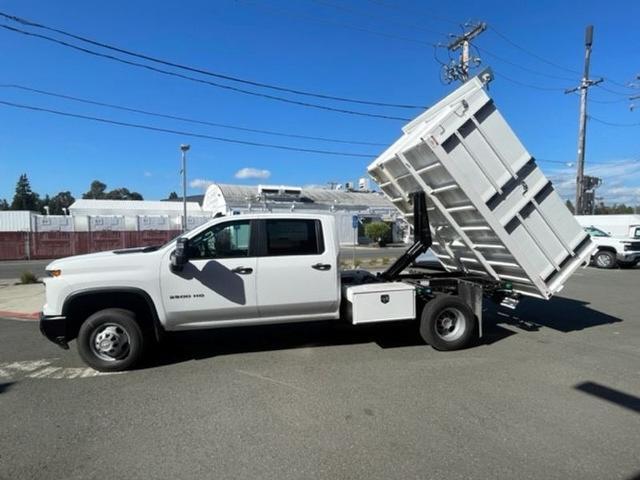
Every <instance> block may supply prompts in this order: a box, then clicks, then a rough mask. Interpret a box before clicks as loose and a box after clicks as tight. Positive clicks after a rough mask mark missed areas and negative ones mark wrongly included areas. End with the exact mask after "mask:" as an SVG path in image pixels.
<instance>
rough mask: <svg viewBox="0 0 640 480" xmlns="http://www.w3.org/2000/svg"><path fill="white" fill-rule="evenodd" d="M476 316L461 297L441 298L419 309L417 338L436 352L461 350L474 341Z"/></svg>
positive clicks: (438, 297)
mask: <svg viewBox="0 0 640 480" xmlns="http://www.w3.org/2000/svg"><path fill="white" fill-rule="evenodd" d="M476 326H477V322H476V317H475V315H474V313H473V311H472V310H471V308H470V307H469V306H468V305H467V304H466V303H464V302H463V301H462V300H461V299H460V297H455V296H452V295H440V296H437V297H435V298H434V299H433V300H431V301H429V302H428V303H427V304H426V305H425V307H424V309H423V310H422V316H421V318H420V335H421V336H422V338H423V340H424V341H425V342H427V343H428V344H429V345H431V346H432V347H433V348H435V349H436V350H444V351H446V350H460V349H462V348H465V347H468V346H469V345H471V343H472V342H473V340H474V339H475V332H476Z"/></svg>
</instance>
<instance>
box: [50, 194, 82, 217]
mask: <svg viewBox="0 0 640 480" xmlns="http://www.w3.org/2000/svg"><path fill="white" fill-rule="evenodd" d="M75 201H76V199H75V198H73V195H71V192H69V191H65V192H58V193H57V194H56V195H54V196H53V197H51V199H50V200H49V203H48V206H49V213H50V214H51V215H64V209H65V208H69V207H70V206H71V205H72V204H73V202H75Z"/></svg>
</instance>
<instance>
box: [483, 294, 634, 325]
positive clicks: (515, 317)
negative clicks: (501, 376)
mask: <svg viewBox="0 0 640 480" xmlns="http://www.w3.org/2000/svg"><path fill="white" fill-rule="evenodd" d="M489 311H491V312H492V313H493V314H494V315H495V316H496V318H497V319H498V320H497V321H498V322H504V323H506V324H510V325H514V326H517V327H520V328H522V329H525V330H539V329H540V327H547V328H551V329H554V330H558V331H560V332H564V333H569V332H575V331H577V330H584V329H585V328H591V327H598V326H600V325H608V324H611V323H618V322H622V319H620V318H618V317H614V316H612V315H609V314H607V313H604V312H599V311H598V310H594V309H592V308H591V307H590V303H589V302H587V301H583V300H573V299H570V298H564V297H553V298H552V299H551V300H541V299H537V298H530V297H525V298H523V299H522V300H521V301H520V304H519V305H518V308H517V309H516V310H515V311H513V310H508V309H504V308H496V307H495V306H490V307H489Z"/></svg>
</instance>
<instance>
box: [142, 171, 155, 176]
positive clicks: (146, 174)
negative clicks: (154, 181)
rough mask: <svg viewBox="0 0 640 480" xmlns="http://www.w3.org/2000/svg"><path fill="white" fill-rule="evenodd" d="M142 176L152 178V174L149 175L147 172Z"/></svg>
mask: <svg viewBox="0 0 640 480" xmlns="http://www.w3.org/2000/svg"><path fill="white" fill-rule="evenodd" d="M144 176H145V177H152V176H153V173H151V172H150V171H148V170H147V171H146V172H144Z"/></svg>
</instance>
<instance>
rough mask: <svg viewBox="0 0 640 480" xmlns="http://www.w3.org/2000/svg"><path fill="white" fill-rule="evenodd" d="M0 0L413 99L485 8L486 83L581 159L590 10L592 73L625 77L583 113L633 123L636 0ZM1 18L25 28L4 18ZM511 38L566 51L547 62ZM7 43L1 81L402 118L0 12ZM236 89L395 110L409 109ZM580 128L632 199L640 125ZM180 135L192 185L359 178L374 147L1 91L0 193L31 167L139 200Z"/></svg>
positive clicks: (152, 194) (534, 142)
mask: <svg viewBox="0 0 640 480" xmlns="http://www.w3.org/2000/svg"><path fill="white" fill-rule="evenodd" d="M0 10H1V11H3V12H5V13H9V14H12V15H16V16H20V17H23V18H27V19H29V20H32V21H35V22H40V23H43V24H46V25H48V26H52V27H56V28H59V29H62V30H66V31H69V32H72V33H75V34H78V35H82V36H86V37H90V38H93V39H96V40H98V41H102V42H105V43H109V44H113V45H116V46H119V47H123V48H126V49H130V50H134V51H137V52H141V53H145V54H148V55H151V56H156V57H161V58H163V59H167V60H170V61H174V62H177V63H182V64H187V65H191V66H195V67H201V68H205V69H208V70H212V71H216V72H220V73H223V74H227V75H231V76H236V77H241V78H245V79H250V80H254V81H258V82H264V83H270V84H276V85H281V86H285V87H289V88H294V89H299V90H305V91H312V92H319V93H324V94H329V95H335V96H343V97H352V98H359V99H366V100H374V101H381V102H392V103H406V104H418V105H429V104H431V103H433V102H435V101H436V100H438V99H439V98H440V97H442V96H443V95H444V94H446V93H447V92H449V91H450V90H451V89H452V88H454V86H452V85H443V84H442V83H441V81H440V66H439V64H438V63H437V62H436V61H435V60H434V49H433V48H432V47H431V46H429V44H432V43H439V42H446V41H447V38H446V36H445V35H443V34H446V33H449V32H453V33H459V32H460V26H458V25H456V23H455V22H458V23H463V22H466V21H468V20H470V19H473V20H483V21H486V22H487V23H488V24H489V25H490V26H491V27H492V28H491V29H489V30H488V31H487V32H485V33H483V34H482V35H481V36H480V37H479V38H478V39H477V41H476V44H477V46H478V47H479V48H480V49H481V50H480V53H481V56H482V59H483V64H484V65H487V66H491V67H492V68H493V69H494V70H495V71H496V73H497V75H498V77H497V78H496V80H495V81H494V82H493V83H492V85H491V95H492V96H493V97H494V99H495V101H496V103H497V105H498V108H499V109H500V110H501V111H502V113H503V115H505V117H506V118H507V120H508V121H509V122H510V123H511V125H512V127H513V128H514V130H515V131H516V133H517V134H518V135H519V136H520V138H521V139H522V141H523V143H524V144H525V145H526V147H527V148H528V150H529V151H530V152H531V153H532V154H533V155H534V156H536V157H537V158H539V159H547V160H554V161H556V162H567V163H568V164H571V165H573V162H574V161H575V150H576V136H577V116H578V97H577V96H576V95H565V94H564V93H563V92H562V89H564V88H566V87H571V86H575V85H577V83H578V79H579V76H580V75H579V74H577V73H573V72H572V71H578V72H579V71H581V69H582V59H583V51H584V47H583V39H584V27H585V25H587V24H588V23H593V24H594V26H595V35H594V50H593V57H592V73H593V75H594V76H598V75H601V76H606V77H607V78H608V79H610V81H605V82H604V83H603V84H602V86H603V87H605V88H607V89H608V90H612V91H615V92H619V93H612V92H611V91H608V90H604V89H603V88H593V89H591V98H592V99H593V100H594V101H593V102H591V103H590V105H589V108H590V114H591V115H593V116H594V117H596V118H599V119H601V120H605V121H607V122H613V123H621V124H628V123H629V124H633V123H640V104H639V108H638V109H637V110H635V111H631V110H630V108H629V105H630V102H629V101H627V100H626V99H625V98H626V97H625V96H624V95H622V93H625V94H627V93H628V94H633V92H632V91H631V90H630V89H629V88H625V85H626V84H627V83H628V82H630V81H632V80H633V79H634V78H635V77H636V76H637V75H640V42H639V41H638V39H637V28H635V26H636V25H637V22H638V19H639V18H640V2H637V1H610V2H606V4H603V3H602V2H595V1H591V0H588V1H586V2H585V1H580V2H578V1H565V2H558V1H548V0H541V1H535V2H534V1H525V2H506V1H505V2H491V1H485V2H471V1H459V2H426V1H422V2H420V1H412V0H398V1H397V2H394V1H393V0H344V1H340V0H317V1H315V0H298V1H293V0H289V1H284V0H268V1H264V0H216V1H213V2H212V1H191V2H157V1H154V2H152V1H146V0H145V1H136V2H125V1H122V0H118V1H111V2H100V3H99V2H84V1H75V0H74V1H71V0H69V1H65V2H48V1H28V2H25V1H18V0H5V1H1V2H0ZM0 24H6V25H11V26H17V27H19V28H25V27H20V26H19V25H18V24H15V23H11V22H8V21H4V20H2V21H0ZM29 30H30V31H36V32H39V33H47V32H44V31H38V30H37V29H33V28H31V29H29ZM496 32H499V33H500V34H502V36H500V35H499V34H498V33H496ZM54 36H56V38H61V39H62V38H63V37H61V36H60V35H54ZM505 37H506V39H508V40H505ZM509 41H511V42H514V43H515V44H517V45H520V46H522V47H524V48H525V49H527V50H529V51H530V52H532V53H534V54H536V55H537V56H539V57H542V58H544V59H545V60H547V61H549V62H552V63H554V64H556V65H559V66H560V67H562V68H557V67H556V66H552V65H550V64H549V63H546V62H542V61H540V60H539V59H538V58H536V57H534V56H533V55H530V54H528V53H525V52H523V51H522V50H519V49H517V48H516V47H515V46H514V45H513V44H512V43H509ZM75 43H78V42H75ZM0 44H1V45H2V48H0V65H2V71H1V73H0V83H1V84H19V85H24V86H27V87H31V88H36V89H40V90H47V91H52V92H56V93H61V94H65V95H72V96H76V97H82V98H88V99H91V100H94V101H98V102H105V103H113V104H118V105H124V106H127V107H131V108H136V109H142V110H149V111H153V112H159V113H163V114H169V115H174V116H183V117H189V118H193V119H199V120H204V121H208V122H214V123H224V124H231V125H237V126H241V127H246V128H252V129H267V130H273V131H278V132H285V133H291V134H297V135H308V136H321V137H331V138H337V139H344V140H348V141H362V142H372V143H381V144H389V143H391V142H392V141H394V140H395V138H397V136H398V135H399V132H400V128H401V127H402V125H403V124H404V122H402V121H396V120H386V119H379V118H368V117H360V116H353V115H346V114H339V113H336V112H329V111H323V110H318V109H313V108H305V107H301V106H297V105H290V104H286V103H282V102H277V101H272V100H268V99H264V98H258V97H254V96H249V95H244V94H240V93H234V92H230V91H228V90H224V89H219V88H214V87H212V86H208V85H204V84H199V83H194V82H190V81H186V80H182V79H179V78H174V77H169V76H165V75H162V74H158V73H154V72H151V71H148V70H142V69H138V68H134V67H130V66H126V65H123V64H119V63H115V62H112V61H109V60H106V59H101V58H96V57H93V56H90V55H86V54H83V53H80V52H77V51H73V50H70V49H67V48H64V47H62V46H59V45H54V44H51V43H49V42H46V41H43V40H39V39H36V38H31V37H26V36H24V35H20V34H16V33H12V32H9V31H6V30H4V29H0ZM496 57H499V58H496ZM439 58H440V59H442V60H444V59H446V58H447V54H446V51H445V50H440V51H439ZM506 77H508V78H510V79H511V80H515V81H517V82H520V83H524V84H527V85H528V86H524V85H520V84H517V83H514V82H513V81H509V80H507V78H506ZM201 78H204V77H201ZM211 80H213V79H211ZM611 80H612V81H613V82H612V81H611ZM614 82H616V83H614ZM220 83H224V84H227V85H236V86H239V85H237V84H233V83H231V82H225V81H220ZM639 83H640V82H639ZM618 84H619V85H618ZM532 86H534V87H544V88H552V89H555V90H540V89H537V88H532ZM246 88H247V89H250V90H252V91H259V92H264V93H268V94H275V95H282V96H286V97H287V98H292V99H295V100H302V101H309V102H314V103H322V104H324V105H328V106H332V107H337V108H348V109H353V110H359V111H366V112H371V113H377V114H384V115H390V116H400V117H404V116H415V115H416V114H418V113H419V112H418V111H413V110H409V111H407V110H401V109H395V108H387V107H372V106H363V105H352V104H345V103H339V102H335V101H324V100H320V99H310V98H305V97H300V96H295V95H289V94H283V93H278V92H274V91H269V90H264V89H260V88H257V87H246ZM637 93H638V94H640V88H639V89H638V91H637ZM0 101H9V102H14V103H20V104H27V105H33V106H38V107H45V108H50V109H56V110H62V111H66V112H71V113H75V114H81V115H90V116H97V117H102V118H108V119H112V120H117V121H121V122H129V123H138V124H145V125H151V126H154V127H159V128H165V129H173V130H181V131H189V132H194V133H199V134H205V135H212V136H219V137H227V138H232V139H237V140H243V141H254V142H266V143H278V144H282V145H288V146H296V147H301V148H307V149H322V150H334V151H340V152H348V153H361V154H371V155H372V157H371V158H373V157H374V156H375V154H377V153H378V152H380V151H381V150H382V149H383V147H380V146H373V145H353V144H349V143H347V144H339V143H325V142H320V141H312V140H307V139H292V138H285V137H273V136H267V135H263V134H255V133H248V132H239V131H233V130H228V129H222V128H216V127H211V126H205V125H194V124H189V123H184V122H180V121H177V120H170V119H160V118H154V117H148V116H144V115H141V114H134V113H131V112H123V111H118V110H112V109H109V108H105V107H99V106H93V105H85V104H80V103H75V102H71V101H68V100H62V99H58V98H51V97H47V96H42V95H38V94H35V93H30V92H25V91H21V90H17V89H14V88H7V87H0ZM588 132H589V135H588V143H587V165H588V168H587V171H588V173H589V172H591V173H593V174H597V175H600V176H602V177H603V178H604V180H605V184H604V186H603V187H602V189H601V191H600V194H601V195H602V196H604V198H605V200H607V201H626V202H634V203H635V202H638V203H640V126H632V127H614V126H608V125H604V124H601V123H597V122H596V121H590V122H589V127H588ZM181 143H190V144H191V146H192V149H191V151H190V152H189V181H190V183H191V184H192V186H191V187H190V191H189V193H190V194H194V193H199V192H200V191H202V188H203V186H205V185H206V184H207V182H221V183H224V182H226V183H236V182H237V183H274V184H292V185H307V184H316V185H318V184H325V183H326V182H330V181H337V182H344V181H353V180H355V179H357V178H358V177H360V176H363V174H364V173H365V171H366V167H367V165H368V164H369V162H370V159H368V158H358V157H347V156H340V155H338V156H326V155H320V154H315V153H300V152H290V151H282V150H274V149H268V148H261V147H256V146H245V145H234V144H228V143H221V142H216V141H212V140H206V139H200V138H189V137H186V136H183V135H174V134H168V133H159V132H151V131H144V130H136V129H130V128H125V127H120V126H112V125H104V124H100V123H93V122H89V121H86V120H80V119H74V118H63V117H59V116H54V115H51V114H47V113H40V112H33V111H25V110H19V109H15V108H12V107H8V106H3V105H0V198H3V197H6V198H8V199H10V198H11V197H12V195H13V190H14V188H15V183H16V180H17V178H18V176H19V174H21V173H23V172H24V173H27V174H28V176H29V178H30V180H31V183H32V187H33V188H34V190H35V191H37V192H39V193H40V194H41V195H44V194H45V193H49V194H55V193H57V192H58V191H63V190H71V191H72V193H73V194H75V195H76V196H80V195H81V194H82V192H84V191H86V190H87V189H88V186H89V183H90V182H91V181H92V180H94V179H100V180H102V181H104V182H105V183H107V185H108V186H109V187H110V188H115V187H127V188H129V189H131V190H136V191H139V192H141V193H142V194H143V195H144V197H145V198H147V199H159V198H164V197H166V196H167V195H168V193H169V192H170V191H172V190H175V191H178V192H180V185H181V183H180V177H179V175H178V171H179V159H180V152H179V145H180V144H181ZM541 165H542V167H543V169H544V170H545V172H546V173H547V174H548V175H549V176H550V177H551V178H552V179H553V180H554V182H555V183H556V185H557V186H558V188H559V189H560V190H561V192H563V193H565V194H567V195H572V193H571V192H572V189H573V187H572V177H573V176H574V169H573V167H572V166H571V165H567V164H562V163H551V162H541Z"/></svg>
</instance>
